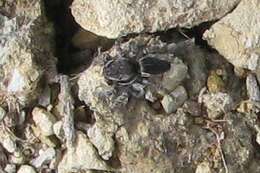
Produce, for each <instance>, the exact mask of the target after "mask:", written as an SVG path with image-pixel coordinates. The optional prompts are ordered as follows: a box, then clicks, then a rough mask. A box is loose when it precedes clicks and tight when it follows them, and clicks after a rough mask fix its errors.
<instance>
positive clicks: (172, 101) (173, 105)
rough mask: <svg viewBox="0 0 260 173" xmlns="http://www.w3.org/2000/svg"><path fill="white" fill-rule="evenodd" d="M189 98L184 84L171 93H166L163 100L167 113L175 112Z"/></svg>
mask: <svg viewBox="0 0 260 173" xmlns="http://www.w3.org/2000/svg"><path fill="white" fill-rule="evenodd" d="M187 99H188V95H187V92H186V90H185V88H184V87H183V86H178V87H177V88H176V89H175V90H174V91H173V92H171V93H170V94H169V95H165V96H164V97H163V99H162V101H161V103H162V106H163V108H164V110H165V112H166V113H172V112H175V111H176V110H177V109H178V107H180V106H181V105H182V104H183V103H184V102H185V100H187Z"/></svg>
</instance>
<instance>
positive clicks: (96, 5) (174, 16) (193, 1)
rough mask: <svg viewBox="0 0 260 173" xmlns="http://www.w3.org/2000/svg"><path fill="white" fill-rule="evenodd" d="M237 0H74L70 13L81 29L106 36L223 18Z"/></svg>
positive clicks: (152, 30) (151, 30) (159, 29)
mask: <svg viewBox="0 0 260 173" xmlns="http://www.w3.org/2000/svg"><path fill="white" fill-rule="evenodd" d="M238 2H239V0H223V1H218V0H185V1H180V0H173V1H171V0H141V1H136V0H120V1H119V0H112V1H111V0H102V1H96V0H75V1H73V3H72V6H71V10H72V14H73V16H74V18H75V20H76V22H77V23H79V24H80V25H81V27H83V28H84V29H86V30H88V31H91V32H93V33H95V34H97V35H101V36H106V37H108V38H117V37H118V36H120V35H126V34H129V33H140V32H156V31H162V30H167V29H169V28H173V27H176V26H180V27H192V26H195V25H198V24H200V23H202V22H206V21H212V20H216V19H219V18H221V17H223V16H224V15H225V14H226V13H228V12H229V11H230V10H232V9H233V8H234V6H235V5H237V4H238Z"/></svg>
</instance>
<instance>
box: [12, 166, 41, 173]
mask: <svg viewBox="0 0 260 173" xmlns="http://www.w3.org/2000/svg"><path fill="white" fill-rule="evenodd" d="M17 173H37V172H36V171H35V169H34V168H33V167H31V166H29V165H22V166H21V167H20V168H19V170H18V172H17Z"/></svg>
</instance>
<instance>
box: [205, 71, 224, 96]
mask: <svg viewBox="0 0 260 173" xmlns="http://www.w3.org/2000/svg"><path fill="white" fill-rule="evenodd" d="M207 87H208V90H209V92H212V93H216V92H221V91H224V89H225V83H224V81H223V79H222V78H221V76H219V75H218V74H217V73H216V72H215V71H212V72H211V73H210V75H209V77H208V80H207Z"/></svg>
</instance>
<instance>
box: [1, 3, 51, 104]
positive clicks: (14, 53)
mask: <svg viewBox="0 0 260 173" xmlns="http://www.w3.org/2000/svg"><path fill="white" fill-rule="evenodd" d="M32 6H33V8H32ZM42 8H43V6H42V2H41V1H40V0H37V1H35V2H33V5H32V2H31V1H29V0H27V1H26V2H25V1H23V2H19V3H18V4H17V6H16V8H15V9H16V10H17V11H16V12H17V14H16V16H15V17H13V18H11V19H8V18H7V17H4V16H2V15H0V18H1V19H0V21H1V25H0V33H1V34H0V37H1V41H0V49H1V52H0V65H1V67H0V74H1V75H0V81H1V82H0V90H1V92H3V94H4V95H5V96H9V97H10V96H14V97H15V98H17V99H18V103H20V104H21V105H22V106H24V105H27V104H29V103H30V102H32V101H33V100H35V99H36V98H37V96H38V95H39V93H40V90H39V89H40V88H41V87H40V84H39V81H40V79H41V78H42V77H43V75H47V76H49V77H50V76H51V77H50V78H51V79H54V76H55V75H56V67H55V64H56V59H55V57H54V56H53V48H54V45H53V44H52V41H51V40H52V35H53V33H54V32H53V28H52V26H51V25H50V23H49V22H48V21H47V19H46V18H45V15H44V13H42ZM53 38H54V37H53ZM38 43H41V44H38ZM43 62H44V63H43ZM45 70H47V71H48V70H49V71H48V73H43V71H45ZM50 78H48V79H50ZM2 99H3V98H1V97H0V103H1V102H4V101H5V100H2Z"/></svg>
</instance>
